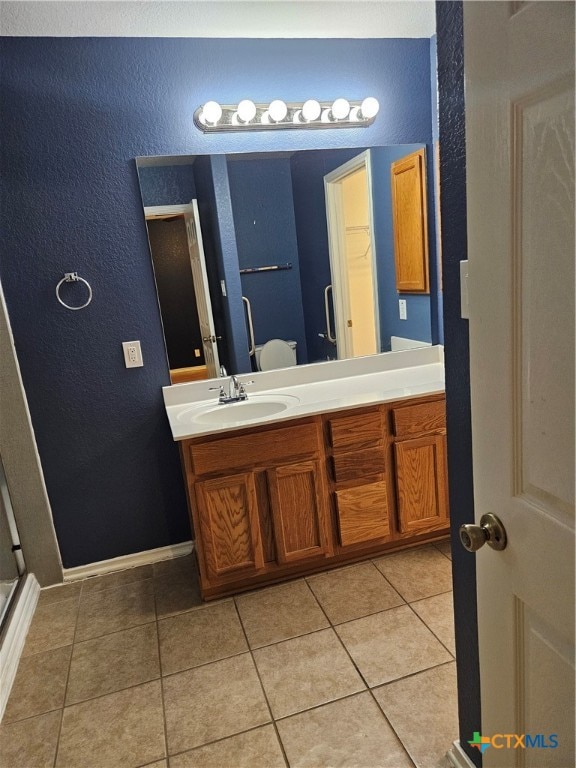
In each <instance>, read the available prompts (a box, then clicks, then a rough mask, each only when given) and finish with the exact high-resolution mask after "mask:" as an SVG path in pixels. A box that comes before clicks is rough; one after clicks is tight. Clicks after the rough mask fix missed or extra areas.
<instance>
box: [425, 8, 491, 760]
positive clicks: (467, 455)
mask: <svg viewBox="0 0 576 768" xmlns="http://www.w3.org/2000/svg"><path fill="white" fill-rule="evenodd" d="M436 24H437V35H438V90H439V96H440V98H439V104H440V108H439V132H440V139H441V141H442V153H441V159H440V179H441V185H440V190H441V192H440V195H441V206H442V210H444V211H449V212H450V215H449V216H444V217H443V219H442V277H443V285H444V291H445V294H446V297H447V301H446V302H445V303H444V334H445V337H446V349H445V368H446V416H447V433H448V474H449V477H450V518H451V530H452V568H453V575H454V623H455V629H456V665H457V671H458V711H459V723H460V734H459V736H460V744H461V746H462V748H463V749H464V751H465V752H466V754H467V755H468V757H469V758H470V760H471V761H472V762H473V763H474V764H475V765H481V763H482V757H481V755H480V753H479V751H478V750H477V749H472V748H471V747H470V745H469V744H468V740H470V739H472V738H473V734H474V731H481V711H480V668H479V660H478V629H477V627H478V615H477V607H476V559H475V557H474V556H473V555H471V554H470V553H469V552H466V551H465V550H464V548H463V547H462V545H461V544H460V541H459V539H458V529H459V527H460V525H461V524H462V523H468V522H470V521H471V520H474V492H473V488H474V486H473V472H472V430H471V422H470V364H469V346H468V321H467V320H462V318H461V317H460V300H459V298H460V261H461V260H462V259H466V253H467V247H468V242H467V232H466V136H465V122H464V43H463V28H462V24H463V21H462V2H441V3H436Z"/></svg>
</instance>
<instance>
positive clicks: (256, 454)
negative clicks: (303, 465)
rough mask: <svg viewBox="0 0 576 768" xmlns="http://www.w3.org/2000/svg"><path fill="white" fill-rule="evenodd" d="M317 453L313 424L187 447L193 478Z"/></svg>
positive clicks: (315, 429)
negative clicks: (194, 475)
mask: <svg viewBox="0 0 576 768" xmlns="http://www.w3.org/2000/svg"><path fill="white" fill-rule="evenodd" d="M317 451H318V431H317V427H316V424H295V425H293V426H290V427H285V428H283V429H270V430H266V431H262V432H256V431H254V432H253V433H247V434H244V435H238V436H236V437H221V438H219V439H217V440H212V441H209V442H205V443H198V444H195V445H193V446H192V447H191V449H190V455H191V459H192V466H193V468H194V473H195V474H196V475H206V474H208V473H212V472H227V473H228V472H231V471H234V470H236V469H243V468H245V467H252V466H258V465H261V464H262V463H265V464H273V463H274V462H276V461H285V460H286V459H290V458H292V457H294V458H299V457H300V456H302V457H307V456H311V455H313V454H314V453H316V452H317Z"/></svg>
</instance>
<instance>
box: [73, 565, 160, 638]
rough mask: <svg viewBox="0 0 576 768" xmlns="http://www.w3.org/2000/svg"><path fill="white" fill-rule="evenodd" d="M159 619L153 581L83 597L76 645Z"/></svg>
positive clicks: (139, 582)
mask: <svg viewBox="0 0 576 768" xmlns="http://www.w3.org/2000/svg"><path fill="white" fill-rule="evenodd" d="M155 618H156V613H155V610H154V590H153V586H152V580H151V579H150V580H147V581H137V582H134V583H133V584H128V585H126V586H125V587H118V588H116V589H107V590H105V591H103V592H96V594H93V595H90V594H89V595H84V594H83V595H82V597H81V598H80V611H79V613H78V626H77V629H76V641H77V642H78V641H79V640H88V639H89V638H92V637H99V636H100V635H108V634H110V633H111V632H117V631H118V630H121V629H127V628H128V627H134V626H138V625H140V624H146V623H148V622H150V621H154V620H155Z"/></svg>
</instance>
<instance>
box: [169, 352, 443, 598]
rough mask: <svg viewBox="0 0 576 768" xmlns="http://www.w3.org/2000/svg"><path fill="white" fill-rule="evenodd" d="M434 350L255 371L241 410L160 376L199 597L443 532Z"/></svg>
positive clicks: (438, 366) (438, 367) (439, 392)
mask: <svg viewBox="0 0 576 768" xmlns="http://www.w3.org/2000/svg"><path fill="white" fill-rule="evenodd" d="M438 354H439V352H438V349H437V348H429V349H428V350H411V351H410V352H400V353H389V354H388V355H386V356H385V355H383V356H379V357H378V358H362V359H360V360H359V359H356V360H350V361H342V362H341V363H340V362H339V363H336V364H333V363H332V364H330V366H326V365H325V364H319V365H315V366H304V367H301V368H300V369H298V368H295V369H289V370H286V371H277V372H270V373H267V374H256V376H255V380H256V377H258V376H262V377H263V378H264V379H265V380H264V381H258V382H256V383H257V385H260V386H258V391H257V392H256V393H254V394H253V395H251V396H250V397H249V399H248V400H247V401H245V405H246V406H247V407H248V406H249V404H252V405H251V406H250V409H249V410H248V409H247V408H245V409H244V410H243V409H242V406H243V405H244V404H232V405H221V406H218V405H217V404H215V403H214V400H213V398H212V399H211V400H207V399H204V400H203V401H201V402H197V401H193V402H192V401H190V400H187V399H186V398H187V397H189V396H191V394H192V393H193V392H196V394H200V393H201V392H202V390H200V389H199V385H198V384H185V385H179V386H176V387H167V388H165V391H164V395H165V402H166V407H167V412H168V416H169V420H170V423H171V426H172V430H173V434H174V437H175V439H177V440H179V444H180V449H181V457H182V463H183V467H184V471H185V477H186V487H187V493H188V502H189V508H190V513H191V519H192V524H193V528H194V531H195V535H196V551H197V556H198V564H199V569H200V577H201V578H200V580H201V587H202V594H203V597H204V598H205V599H210V598H214V597H217V596H221V595H226V594H231V593H234V592H237V591H240V590H243V589H248V588H251V587H253V586H256V585H262V584H266V583H271V582H275V581H279V580H282V579H285V578H290V577H293V576H295V575H300V574H303V573H309V572H313V571H318V570H322V569H325V568H329V567H331V566H335V565H339V564H343V563H346V562H351V561H354V560H360V559H362V558H365V557H370V556H374V555H377V554H379V553H383V552H386V551H390V550H393V549H395V548H398V547H405V546H408V545H411V544H415V543H419V542H422V541H425V540H433V539H436V538H440V537H442V536H445V535H446V534H447V532H448V525H449V519H448V496H447V472H446V418H445V399H444V394H443V365H442V363H441V361H440V360H438V359H434V358H435V356H436V358H437V356H438ZM420 361H423V362H420ZM378 362H380V367H379V366H378ZM382 365H384V368H385V370H382ZM394 366H396V367H394ZM312 369H319V370H312ZM322 369H323V370H322ZM358 371H360V372H359V373H358ZM327 374H330V376H331V378H330V380H327V379H325V380H322V379H318V376H321V375H327ZM334 376H336V378H333V377H334ZM306 378H307V379H308V381H302V379H306ZM279 379H280V380H281V381H282V383H283V386H282V387H281V388H279V387H277V388H276V389H274V388H272V387H270V386H269V384H270V383H271V381H272V382H275V383H276V384H278V380H279ZM315 379H316V380H315ZM299 380H300V381H299ZM203 384H204V385H205V386H204V389H206V388H207V387H206V384H207V383H206V382H203ZM401 384H404V386H401ZM184 387H188V388H194V387H195V388H196V389H195V390H192V389H189V391H188V393H184V392H183V391H182V388H184ZM261 387H262V388H261ZM174 390H176V391H174ZM178 390H179V391H178ZM178 400H179V401H180V402H176V401H178ZM280 405H282V406H283V407H282V408H281V410H276V411H274V408H280ZM227 409H228V410H227ZM234 409H236V413H237V414H238V415H236V416H235V415H233V414H234V413H235V410H234ZM270 410H272V412H271V413H269V411H270ZM227 419H228V421H227ZM230 419H233V421H230ZM242 419H245V422H246V423H244V422H243V421H242Z"/></svg>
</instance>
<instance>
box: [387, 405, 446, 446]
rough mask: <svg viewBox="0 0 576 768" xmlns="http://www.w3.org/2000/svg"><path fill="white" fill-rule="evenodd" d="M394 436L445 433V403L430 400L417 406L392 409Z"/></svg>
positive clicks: (404, 436) (403, 436) (405, 436)
mask: <svg viewBox="0 0 576 768" xmlns="http://www.w3.org/2000/svg"><path fill="white" fill-rule="evenodd" d="M392 419H393V423H394V434H395V435H396V437H397V438H407V437H416V436H417V435H422V434H432V433H441V434H444V433H445V432H446V401H445V400H432V401H431V402H428V403H419V404H418V405H407V406H405V407H402V408H394V410H393V411H392Z"/></svg>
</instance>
